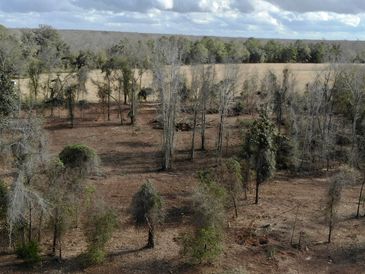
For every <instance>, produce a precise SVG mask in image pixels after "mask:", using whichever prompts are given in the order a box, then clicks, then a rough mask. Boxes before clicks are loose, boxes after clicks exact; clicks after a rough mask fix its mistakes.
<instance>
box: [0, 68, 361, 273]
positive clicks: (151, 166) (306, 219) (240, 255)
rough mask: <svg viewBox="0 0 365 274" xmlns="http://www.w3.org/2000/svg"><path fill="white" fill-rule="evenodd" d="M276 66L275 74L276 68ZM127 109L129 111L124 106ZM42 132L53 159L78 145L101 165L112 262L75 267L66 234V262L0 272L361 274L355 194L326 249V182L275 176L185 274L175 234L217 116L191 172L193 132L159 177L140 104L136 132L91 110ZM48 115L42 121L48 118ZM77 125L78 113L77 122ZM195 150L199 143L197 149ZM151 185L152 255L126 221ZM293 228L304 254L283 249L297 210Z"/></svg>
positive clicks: (13, 265) (77, 249) (76, 236)
mask: <svg viewBox="0 0 365 274" xmlns="http://www.w3.org/2000/svg"><path fill="white" fill-rule="evenodd" d="M281 68H282V67H280V68H278V69H281ZM126 108H127V106H126ZM56 113H58V114H59V115H60V116H59V117H58V118H53V119H48V120H47V123H46V128H47V132H48V134H49V140H50V150H51V152H52V154H57V153H59V152H60V150H61V149H62V148H63V147H64V146H65V145H67V144H72V143H84V144H86V145H88V146H90V147H93V148H95V149H96V151H97V153H98V155H99V156H100V158H101V164H102V171H103V176H102V177H94V178H91V179H90V182H93V183H94V184H95V185H96V188H97V192H98V193H99V195H101V196H102V197H103V198H104V200H105V201H106V202H107V203H108V204H109V205H110V206H112V207H113V208H114V209H115V210H116V211H117V213H118V217H119V222H120V226H119V229H118V231H117V233H115V234H114V236H113V239H112V241H110V244H109V246H108V252H109V253H110V256H109V257H108V258H107V261H106V262H105V263H104V264H103V265H101V266H95V267H90V268H87V269H82V268H80V264H79V261H78V258H77V256H78V255H80V254H81V253H82V252H83V251H85V248H86V243H85V241H84V236H83V234H82V230H81V228H78V229H76V228H75V229H73V230H71V231H70V232H69V233H68V234H67V235H66V237H65V240H64V247H65V249H64V251H63V252H64V256H65V258H66V261H65V262H64V264H62V265H60V264H58V263H57V262H52V261H47V260H46V262H44V263H43V264H42V266H41V267H36V268H33V269H30V268H26V267H25V266H23V265H22V264H21V262H20V261H19V260H17V259H16V258H15V255H3V256H0V272H1V273H39V272H45V273H151V274H152V273H191V274H192V273H222V272H223V271H227V270H232V269H236V268H239V267H242V268H244V269H246V270H247V272H248V273H339V274H340V273H341V274H342V273H354V274H355V273H356V274H357V273H364V270H365V245H364V243H365V226H364V219H360V220H356V219H354V218H353V215H354V213H355V209H356V199H357V196H358V191H359V188H358V187H356V186H355V187H347V188H346V189H345V191H344V194H343V200H342V201H343V202H342V205H341V211H340V212H339V216H340V218H339V223H338V225H337V227H336V228H335V231H334V238H333V244H331V245H327V244H324V243H323V242H325V241H326V239H327V237H326V236H327V235H326V234H327V227H326V224H325V221H324V218H323V214H322V211H321V208H322V207H323V205H324V204H323V199H324V197H325V191H326V190H327V187H328V181H327V180H326V177H325V176H323V177H317V178H312V177H308V178H303V177H301V178H296V177H290V176H288V175H287V174H277V176H276V177H275V178H273V179H272V180H270V181H269V182H268V183H266V184H264V185H263V187H262V195H261V199H260V205H258V206H256V205H253V195H254V190H253V185H252V186H251V192H250V193H249V199H248V201H244V200H240V202H239V205H240V206H239V217H238V218H237V219H234V218H233V210H232V211H230V213H229V214H228V222H227V234H226V239H225V244H224V252H223V254H222V255H221V256H220V258H219V259H218V260H217V261H216V263H215V264H214V265H206V266H200V267H191V266H188V265H186V264H184V263H183V261H182V259H181V256H180V254H179V246H178V244H177V239H178V236H179V234H180V233H181V232H183V231H186V230H187V229H189V227H190V217H191V208H190V206H189V199H190V198H189V197H190V194H191V192H192V190H193V188H194V186H196V184H197V178H196V175H195V174H196V172H197V171H198V170H201V169H203V168H207V167H212V166H214V165H215V163H216V161H215V157H214V151H213V149H214V147H215V141H216V135H217V131H216V126H217V122H218V119H217V116H216V115H208V124H209V128H208V130H207V145H208V151H207V152H205V153H202V152H197V159H196V161H195V162H194V163H191V162H190V161H187V160H186V159H187V157H188V149H189V148H190V140H191V132H179V133H178V134H177V140H176V141H177V142H176V143H177V154H176V158H175V161H174V168H173V170H172V171H170V172H161V171H159V167H160V165H159V163H160V160H161V154H160V143H161V136H162V131H161V130H158V129H153V127H152V125H151V120H153V119H154V118H155V115H156V104H154V103H143V104H142V105H141V109H140V112H139V114H140V115H139V116H138V121H137V126H136V127H131V126H129V125H125V126H119V125H118V122H119V119H118V118H117V112H116V109H114V111H113V115H112V120H111V121H109V122H107V121H105V120H104V119H103V116H101V115H100V114H99V110H98V109H97V108H96V107H91V108H89V109H88V110H87V111H86V113H84V120H82V121H81V120H77V121H76V125H75V128H74V129H70V128H68V127H67V121H66V113H65V111H64V110H60V111H58V112H56ZM46 115H48V113H46ZM76 115H77V117H80V114H79V113H76ZM247 119H252V117H250V116H240V117H231V118H229V119H228V126H227V129H228V130H230V132H231V134H230V136H231V137H230V139H229V142H228V146H227V147H226V149H227V150H226V155H232V154H233V153H234V152H237V151H238V146H239V145H240V143H241V138H240V131H239V128H238V127H237V124H238V121H240V120H247ZM197 147H198V148H199V142H198V140H197ZM146 179H150V180H152V181H153V183H154V184H155V185H156V187H157V189H158V190H159V191H160V192H161V194H162V196H163V198H164V200H165V209H166V223H165V224H164V225H163V226H162V228H161V230H159V231H158V232H157V246H156V248H155V249H153V250H143V249H141V248H142V247H143V246H144V244H145V241H146V237H147V235H146V231H144V230H143V231H139V230H136V229H135V228H134V227H133V226H132V225H131V223H130V221H129V218H128V216H129V214H128V207H129V204H130V202H131V198H132V195H133V194H134V193H135V192H136V191H137V190H138V188H139V187H140V185H141V184H143V183H144V182H145V180H146ZM298 206H299V211H298V220H297V226H296V231H295V233H294V242H295V243H297V242H298V238H299V234H300V232H303V235H302V249H301V250H298V249H295V248H293V247H291V246H290V244H289V241H290V235H291V232H292V225H293V223H294V220H295V214H296V210H297V207H298ZM44 238H45V239H48V241H46V242H44V243H43V247H44V250H45V253H48V252H49V251H50V248H51V235H46V236H45V237H44Z"/></svg>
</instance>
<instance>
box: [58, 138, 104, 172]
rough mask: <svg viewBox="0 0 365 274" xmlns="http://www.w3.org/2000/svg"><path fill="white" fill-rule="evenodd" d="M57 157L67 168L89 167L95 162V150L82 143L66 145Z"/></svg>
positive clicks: (93, 165)
mask: <svg viewBox="0 0 365 274" xmlns="http://www.w3.org/2000/svg"><path fill="white" fill-rule="evenodd" d="M59 158H60V160H61V162H62V163H63V164H64V166H65V167H67V168H79V169H90V168H93V167H95V165H96V162H97V155H96V153H95V151H94V150H93V149H91V148H89V147H88V146H86V145H83V144H73V145H68V146H66V147H65V148H64V149H63V150H62V151H61V153H60V154H59Z"/></svg>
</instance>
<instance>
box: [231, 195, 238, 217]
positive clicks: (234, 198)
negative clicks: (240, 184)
mask: <svg viewBox="0 0 365 274" xmlns="http://www.w3.org/2000/svg"><path fill="white" fill-rule="evenodd" d="M232 202H233V207H234V215H235V216H236V218H237V217H238V211H237V202H236V197H235V196H234V195H232Z"/></svg>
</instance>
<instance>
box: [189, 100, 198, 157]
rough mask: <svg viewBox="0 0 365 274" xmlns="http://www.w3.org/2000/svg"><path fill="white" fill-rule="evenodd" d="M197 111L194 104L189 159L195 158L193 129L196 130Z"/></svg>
mask: <svg viewBox="0 0 365 274" xmlns="http://www.w3.org/2000/svg"><path fill="white" fill-rule="evenodd" d="M197 116H198V112H197V109H196V106H195V108H194V119H193V136H192V140H191V152H190V160H192V161H193V160H194V158H195V131H196V123H197Z"/></svg>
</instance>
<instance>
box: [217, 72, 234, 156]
mask: <svg viewBox="0 0 365 274" xmlns="http://www.w3.org/2000/svg"><path fill="white" fill-rule="evenodd" d="M237 79H238V67H237V66H235V65H226V66H225V73H224V80H222V81H221V82H220V83H218V84H217V85H216V88H217V89H218V94H219V125H218V138H217V151H218V157H222V153H223V139H224V132H225V131H224V130H225V126H224V124H225V118H226V116H227V113H228V108H229V106H230V103H231V102H232V100H233V98H234V95H235V94H234V93H235V90H236V84H237Z"/></svg>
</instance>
